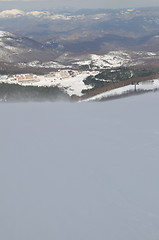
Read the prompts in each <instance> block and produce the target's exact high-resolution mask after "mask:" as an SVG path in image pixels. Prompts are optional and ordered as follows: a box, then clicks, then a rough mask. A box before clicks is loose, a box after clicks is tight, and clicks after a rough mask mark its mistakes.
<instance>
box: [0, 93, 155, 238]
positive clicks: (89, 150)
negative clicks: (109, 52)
mask: <svg viewBox="0 0 159 240" xmlns="http://www.w3.org/2000/svg"><path fill="white" fill-rule="evenodd" d="M158 102H159V94H158V93H157V92H156V93H148V94H144V95H140V96H134V97H129V98H124V99H118V100H113V101H108V102H102V103H94V102H93V103H92V102H89V103H74V104H70V103H63V102H56V103H53V104H52V103H26V104H22V103H19V104H0V111H1V120H0V122H1V124H0V132H1V138H0V151H1V158H0V195H1V198H0V239H3V240H10V239H12V240H21V239H23V240H28V239H38V240H43V239H46V240H52V239H56V240H62V239H65V240H70V239H75V240H81V239H87V240H97V239H110V240H117V239H118V240H134V239H135V240H157V239H159V190H158V182H159V174H158V169H159V160H158V159H159V157H158V156H159V146H158V143H159V111H158V107H157V106H158Z"/></svg>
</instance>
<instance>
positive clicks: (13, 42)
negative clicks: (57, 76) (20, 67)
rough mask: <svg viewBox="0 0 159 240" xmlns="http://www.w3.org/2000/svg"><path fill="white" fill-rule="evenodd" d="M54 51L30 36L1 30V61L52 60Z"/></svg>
mask: <svg viewBox="0 0 159 240" xmlns="http://www.w3.org/2000/svg"><path fill="white" fill-rule="evenodd" d="M54 53H55V52H54V51H53V50H52V51H49V50H48V49H46V48H45V47H44V45H43V44H41V43H39V42H37V41H34V40H32V39H30V38H27V37H23V36H20V35H16V34H13V33H10V32H6V31H0V62H16V61H25V62H27V61H30V60H38V59H39V60H44V59H47V60H48V59H50V60H51V59H54Z"/></svg>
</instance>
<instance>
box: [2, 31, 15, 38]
mask: <svg viewBox="0 0 159 240" xmlns="http://www.w3.org/2000/svg"><path fill="white" fill-rule="evenodd" d="M12 36H14V34H12V33H10V32H6V31H0V37H1V38H3V37H12Z"/></svg>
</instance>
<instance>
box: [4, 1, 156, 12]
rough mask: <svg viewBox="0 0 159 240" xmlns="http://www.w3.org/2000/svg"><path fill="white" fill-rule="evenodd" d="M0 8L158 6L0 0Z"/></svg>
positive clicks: (152, 3) (114, 2)
mask: <svg viewBox="0 0 159 240" xmlns="http://www.w3.org/2000/svg"><path fill="white" fill-rule="evenodd" d="M0 2H1V4H0V9H1V10H2V9H9V8H25V9H28V8H35V9H36V8H37V9H40V8H45V9H46V8H57V7H72V8H131V7H149V6H159V1H158V0H151V1H149V0H129V1H127V0H120V1H119V0H111V1H108V0H98V1H97V0H95V1H92V0H87V1H85V0H80V1H79V0H67V1H65V0H53V1H44V0H41V1H39V0H34V1H31V0H28V1H24V0H20V1H18V2H17V1H14V0H13V1H6V0H0Z"/></svg>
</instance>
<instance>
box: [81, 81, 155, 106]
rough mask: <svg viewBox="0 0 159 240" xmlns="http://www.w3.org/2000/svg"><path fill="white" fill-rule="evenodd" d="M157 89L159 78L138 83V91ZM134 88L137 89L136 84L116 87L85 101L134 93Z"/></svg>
mask: <svg viewBox="0 0 159 240" xmlns="http://www.w3.org/2000/svg"><path fill="white" fill-rule="evenodd" d="M156 89H159V79H154V80H150V81H145V82H140V83H139V84H138V85H136V90H137V91H141V90H143V91H148V90H156ZM134 90H135V86H134V85H128V86H125V87H120V88H116V89H113V90H110V91H107V92H104V93H101V94H98V95H96V96H94V97H91V98H89V99H86V100H84V101H98V100H101V99H102V98H107V97H114V96H120V95H122V94H126V93H129V92H130V93H132V92H134Z"/></svg>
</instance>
